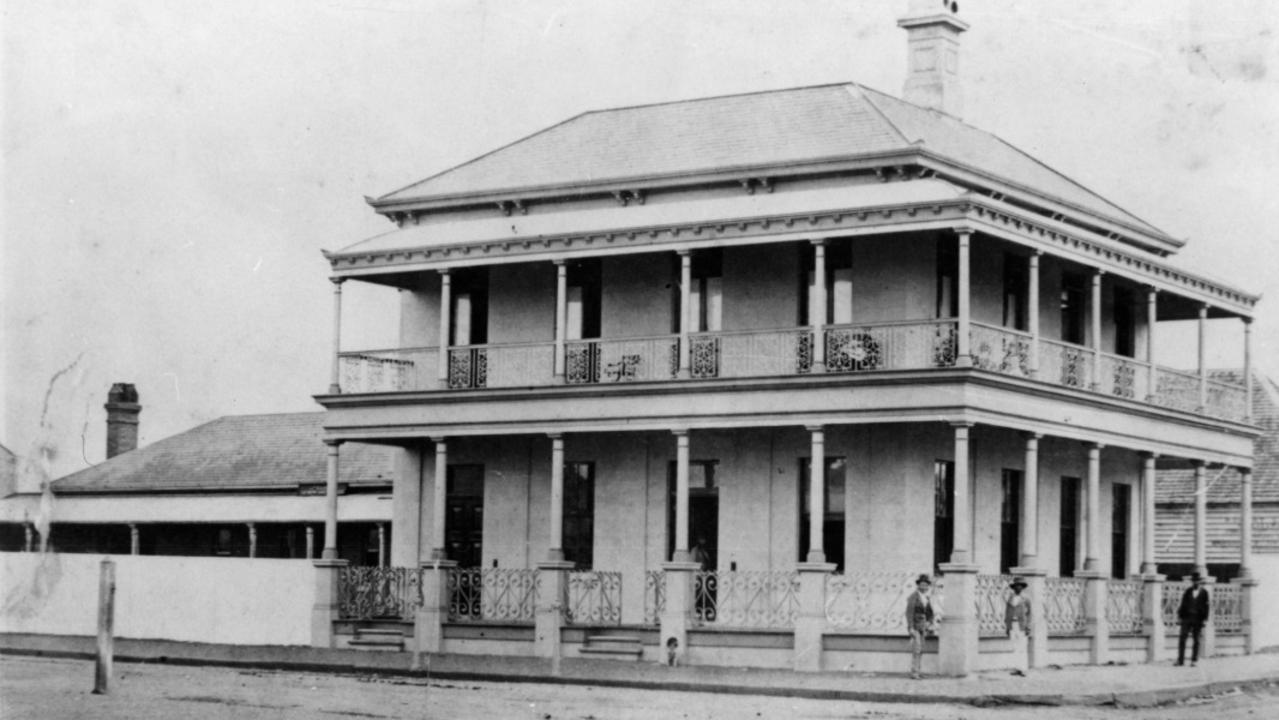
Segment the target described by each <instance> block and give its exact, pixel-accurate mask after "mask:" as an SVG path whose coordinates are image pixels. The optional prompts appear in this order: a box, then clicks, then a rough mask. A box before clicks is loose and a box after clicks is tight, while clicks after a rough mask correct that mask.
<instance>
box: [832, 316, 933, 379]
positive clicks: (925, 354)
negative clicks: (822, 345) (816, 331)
mask: <svg viewBox="0 0 1279 720" xmlns="http://www.w3.org/2000/svg"><path fill="white" fill-rule="evenodd" d="M954 334H955V329H954V323H952V322H950V321H941V322H932V321H930V322H915V323H883V324H877V325H858V326H832V327H829V328H827V329H826V370H827V372H833V373H840V372H859V371H862V370H922V369H926V368H933V367H949V366H951V365H953V364H954V363H955V344H954Z"/></svg>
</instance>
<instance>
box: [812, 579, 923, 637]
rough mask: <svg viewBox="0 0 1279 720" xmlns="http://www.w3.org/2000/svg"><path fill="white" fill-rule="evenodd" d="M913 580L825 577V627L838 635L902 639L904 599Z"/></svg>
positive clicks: (903, 632)
mask: <svg viewBox="0 0 1279 720" xmlns="http://www.w3.org/2000/svg"><path fill="white" fill-rule="evenodd" d="M916 577H917V575H916V574H915V573H912V572H859V573H847V574H844V575H834V574H832V575H827V576H826V623H827V625H828V626H829V627H831V628H832V629H837V630H840V631H841V632H852V633H867V634H875V635H904V634H905V633H906V598H907V596H909V595H910V594H911V593H912V592H914V591H915V578H916ZM934 607H935V608H936V607H940V602H935V603H934Z"/></svg>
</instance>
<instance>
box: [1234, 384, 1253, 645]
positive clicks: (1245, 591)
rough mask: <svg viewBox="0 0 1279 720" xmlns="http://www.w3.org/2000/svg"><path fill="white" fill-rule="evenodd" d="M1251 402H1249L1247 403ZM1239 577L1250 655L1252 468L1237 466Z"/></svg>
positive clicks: (1240, 609)
mask: <svg viewBox="0 0 1279 720" xmlns="http://www.w3.org/2000/svg"><path fill="white" fill-rule="evenodd" d="M1249 404H1251V403H1249ZM1239 485H1240V487H1239V490H1240V493H1239V494H1240V497H1239V511H1240V512H1239V577H1237V578H1235V579H1234V581H1233V582H1234V583H1235V584H1237V585H1238V586H1239V605H1240V607H1239V616H1240V620H1241V621H1242V624H1243V627H1242V628H1241V631H1242V632H1243V651H1244V654H1245V655H1251V654H1252V653H1253V650H1254V648H1255V647H1256V645H1255V643H1254V642H1253V632H1254V630H1253V623H1252V613H1253V608H1255V607H1256V605H1255V604H1254V602H1253V601H1254V599H1255V598H1254V597H1253V592H1254V591H1255V588H1256V587H1257V579H1256V578H1254V577H1253V576H1252V469H1251V468H1239Z"/></svg>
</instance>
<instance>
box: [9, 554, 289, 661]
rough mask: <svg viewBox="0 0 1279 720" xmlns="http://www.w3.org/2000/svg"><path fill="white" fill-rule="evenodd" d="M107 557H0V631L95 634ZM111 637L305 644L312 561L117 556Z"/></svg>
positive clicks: (40, 555) (243, 643)
mask: <svg viewBox="0 0 1279 720" xmlns="http://www.w3.org/2000/svg"><path fill="white" fill-rule="evenodd" d="M103 557H104V556H102V555H88V554H85V555H81V554H55V553H50V554H44V555H42V554H40V553H0V632H21V633H39V634H48V635H96V634H97V613H98V574H99V564H100V562H101V560H102V559H103ZM112 559H113V560H114V561H115V563H116V596H115V635H116V637H121V638H132V639H146V640H182V641H189V642H209V643H223V644H229V645H309V644H310V643H311V607H312V605H313V604H314V602H315V568H314V566H312V564H311V563H310V561H307V560H260V559H252V560H250V559H248V558H204V557H152V556H129V555H120V556H114V557H112Z"/></svg>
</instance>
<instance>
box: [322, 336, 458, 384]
mask: <svg viewBox="0 0 1279 720" xmlns="http://www.w3.org/2000/svg"><path fill="white" fill-rule="evenodd" d="M438 356H439V348H434V347H422V348H403V349H400V350H364V351H361V352H344V353H340V354H339V355H338V380H339V382H341V384H342V391H343V392H346V393H375V392H401V391H409V390H423V389H425V388H429V387H434V384H435V372H436V370H435V368H436V358H437V357H438Z"/></svg>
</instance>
